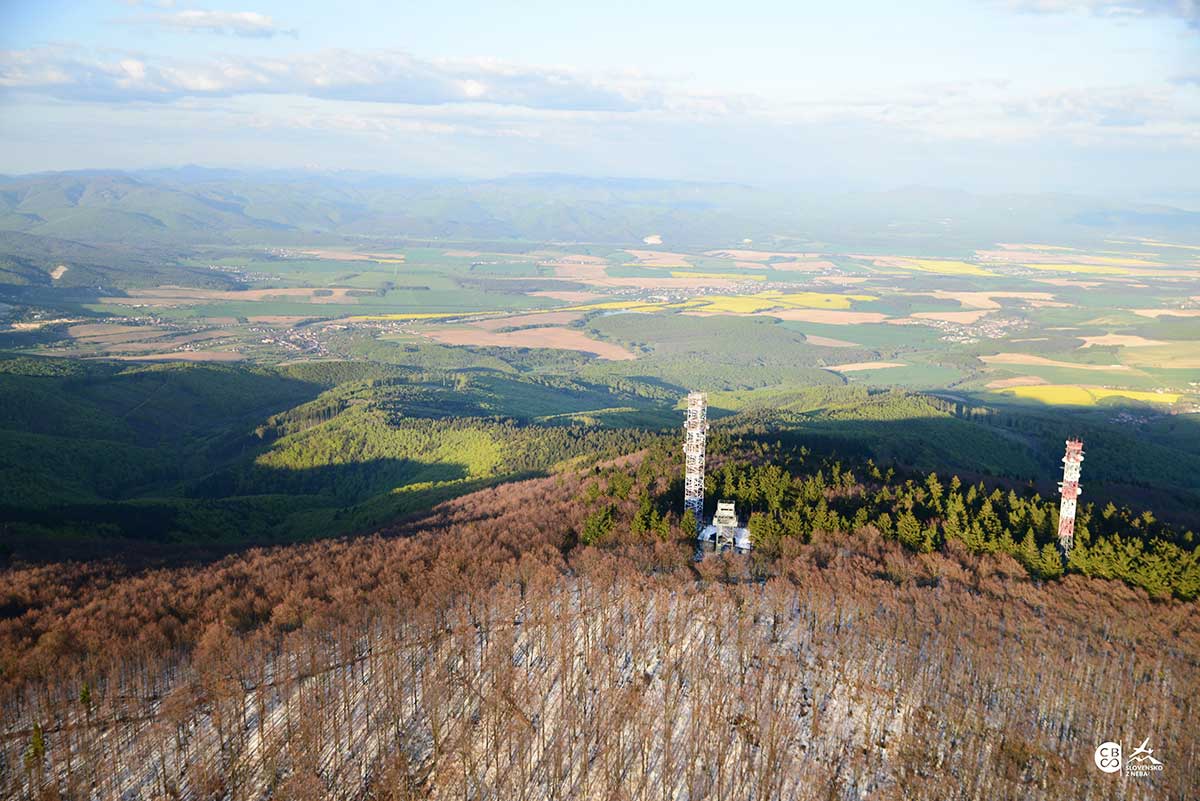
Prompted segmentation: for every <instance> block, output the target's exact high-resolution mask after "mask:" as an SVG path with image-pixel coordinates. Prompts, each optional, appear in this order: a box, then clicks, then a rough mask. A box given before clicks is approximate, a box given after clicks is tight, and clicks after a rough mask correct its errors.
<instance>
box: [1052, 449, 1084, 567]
mask: <svg viewBox="0 0 1200 801" xmlns="http://www.w3.org/2000/svg"><path fill="white" fill-rule="evenodd" d="M1062 461H1063V480H1062V481H1061V482H1059V485H1058V491H1059V494H1061V495H1062V505H1061V506H1060V507H1059V510H1058V548H1059V550H1060V551H1062V555H1063V558H1064V559H1066V558H1068V557H1070V555H1071V548H1072V547H1073V546H1074V545H1075V506H1076V500H1077V499H1078V498H1079V494H1080V492H1082V490H1080V489H1079V471H1080V468H1081V467H1082V464H1083V440H1081V439H1069V440H1067V452H1066V455H1065V456H1063V460H1062Z"/></svg>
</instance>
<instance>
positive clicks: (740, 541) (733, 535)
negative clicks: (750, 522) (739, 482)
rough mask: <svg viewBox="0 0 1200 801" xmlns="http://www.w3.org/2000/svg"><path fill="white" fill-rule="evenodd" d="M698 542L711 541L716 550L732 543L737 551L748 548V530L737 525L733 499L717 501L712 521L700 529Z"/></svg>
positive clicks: (697, 536) (697, 537)
mask: <svg viewBox="0 0 1200 801" xmlns="http://www.w3.org/2000/svg"><path fill="white" fill-rule="evenodd" d="M696 539H697V541H699V542H703V543H711V544H712V545H713V546H714V547H715V548H716V549H717V550H720V549H721V548H725V547H728V546H730V545H732V546H733V547H734V548H736V549H737V550H739V551H748V550H750V530H749V529H747V528H743V527H742V526H739V525H738V516H737V509H736V507H735V506H734V503H733V501H718V502H717V511H716V513H715V514H714V515H713V519H712V523H710V524H709V525H707V526H704V527H703V528H701V529H700V533H699V534H697V535H696Z"/></svg>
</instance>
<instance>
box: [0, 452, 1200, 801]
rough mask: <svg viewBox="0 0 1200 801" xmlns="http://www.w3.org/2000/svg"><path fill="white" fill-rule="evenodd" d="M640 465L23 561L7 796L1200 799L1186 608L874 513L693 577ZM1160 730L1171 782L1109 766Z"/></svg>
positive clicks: (1198, 675) (0, 588) (7, 725)
mask: <svg viewBox="0 0 1200 801" xmlns="http://www.w3.org/2000/svg"><path fill="white" fill-rule="evenodd" d="M643 458H647V459H648V458H651V457H643V456H642V455H638V456H635V457H630V458H626V459H624V460H621V461H619V462H618V463H616V466H615V469H609V470H605V471H589V472H582V473H566V474H561V475H558V476H554V477H550V478H545V479H537V480H532V481H526V482H521V483H516V484H509V485H504V486H500V487H498V488H494V489H488V490H484V491H482V492H479V493H475V494H473V495H469V496H465V497H462V498H459V499H457V500H454V501H451V502H448V503H446V504H443V505H442V506H440V507H438V508H437V509H435V510H434V512H433V513H431V514H430V515H428V516H427V517H426V518H424V519H422V520H420V521H419V522H417V523H415V524H412V525H407V526H405V527H404V528H403V529H396V530H390V531H384V532H381V533H380V534H379V535H377V536H373V537H369V538H360V539H353V540H327V541H320V542H314V543H311V544H305V545H297V546H289V547H281V548H276V549H269V550H256V551H252V552H249V553H246V554H243V555H240V556H237V557H230V558H227V559H225V560H223V561H221V562H218V563H215V564H211V565H205V566H194V567H187V568H175V569H154V570H146V571H130V570H126V569H124V568H121V567H119V566H117V565H114V564H99V563H89V564H74V565H56V566H49V567H27V568H21V569H15V570H10V571H8V572H7V573H6V574H5V575H4V576H3V578H2V579H0V581H2V584H0V593H2V595H0V603H2V604H3V606H4V608H5V610H6V611H8V612H9V614H7V615H6V618H5V619H4V620H3V621H2V622H0V647H2V653H3V654H4V659H5V662H4V665H3V677H4V685H3V698H2V702H3V717H4V729H3V740H2V741H0V742H2V748H0V782H2V786H3V788H4V795H5V796H7V797H11V798H68V799H75V798H121V797H124V798H193V799H202V798H229V799H239V800H240V799H258V798H284V799H297V800H298V801H299V800H302V799H330V798H333V799H409V798H446V799H451V798H461V799H567V798H597V799H600V798H604V799H652V798H660V799H664V801H665V799H678V798H690V799H697V798H723V799H735V798H754V799H776V798H795V799H843V798H844V799H850V798H864V799H865V798H869V799H948V798H972V799H984V798H987V799H993V798H1014V799H1015V798H1046V799H1064V798H1079V799H1097V800H1098V799H1109V798H1115V797H1124V798H1133V799H1141V798H1145V799H1163V798H1178V799H1184V798H1189V797H1194V793H1195V791H1196V785H1195V783H1194V782H1195V776H1196V775H1197V771H1198V770H1200V764H1198V761H1197V745H1198V740H1200V737H1198V733H1200V732H1198V730H1197V728H1196V726H1195V716H1196V711H1197V710H1196V690H1197V687H1198V686H1200V669H1198V665H1197V661H1198V659H1200V624H1198V623H1197V620H1196V616H1195V606H1194V604H1193V603H1185V602H1182V601H1180V600H1177V599H1175V600H1172V599H1170V598H1169V597H1168V598H1165V599H1164V598H1159V599H1157V600H1152V599H1151V598H1150V597H1149V595H1148V594H1147V593H1146V592H1145V591H1143V590H1141V589H1138V588H1134V587H1130V586H1128V585H1127V584H1124V583H1120V582H1117V581H1112V580H1105V579H1099V578H1085V577H1084V576H1082V575H1078V574H1075V573H1068V574H1067V575H1066V576H1064V577H1062V578H1061V579H1059V580H1056V581H1048V582H1042V581H1040V580H1037V579H1035V578H1032V577H1031V573H1030V571H1029V570H1027V568H1026V567H1024V566H1022V565H1021V564H1019V563H1018V562H1017V561H1016V560H1015V559H1014V558H1013V557H1011V556H1009V555H1007V554H1004V553H974V552H971V551H970V550H969V549H968V548H966V547H963V546H962V545H961V543H959V542H958V541H957V540H948V541H947V542H945V543H944V546H943V547H941V548H940V549H939V550H937V551H934V552H931V553H914V552H913V551H912V549H910V548H905V547H904V546H903V545H902V544H901V543H900V542H899V541H897V540H896V539H895V538H894V537H889V536H885V535H884V534H883V533H881V532H880V531H879V530H878V529H877V528H876V527H875V526H873V525H870V524H868V525H864V526H859V527H857V528H854V529H853V530H832V531H821V530H817V531H814V532H812V533H811V535H810V536H806V537H803V538H799V537H795V538H784V539H783V540H782V541H781V542H780V543H779V544H778V545H777V547H776V549H775V550H776V552H777V553H774V554H772V556H771V557H770V558H768V557H767V556H765V555H762V554H759V555H751V556H748V557H747V556H732V555H730V556H723V557H709V558H708V559H705V560H704V561H702V562H694V561H693V560H692V554H691V550H690V548H689V547H688V546H687V545H686V544H685V543H686V536H685V534H684V532H683V531H682V530H681V529H680V527H679V523H678V520H677V519H676V518H675V517H673V516H671V517H668V518H666V519H665V522H663V521H659V520H657V519H656V521H655V523H654V525H652V526H650V527H647V526H645V525H641V524H635V521H636V520H637V519H638V518H639V516H640V515H641V514H642V513H643V512H644V509H642V508H639V497H644V496H639V492H638V491H636V490H635V491H628V492H618V493H616V494H615V495H614V494H613V493H612V487H611V486H610V485H611V484H612V483H613V482H614V481H615V482H617V483H620V484H621V485H622V488H624V487H625V486H628V482H629V479H630V478H634V480H635V481H636V482H640V481H642V480H648V482H649V486H648V487H645V488H644V489H645V490H646V491H647V492H651V493H653V492H663V491H665V490H666V489H667V487H668V482H667V481H666V479H664V478H661V477H660V476H661V473H660V471H659V470H658V468H659V467H660V466H658V465H655V466H654V468H655V469H653V470H645V469H643V470H639V466H640V465H641V464H642V463H643ZM646 476H650V478H649V479H645V477H646ZM656 476H659V477H656ZM831 492H832V490H831ZM597 496H599V497H602V498H609V499H611V505H610V507H608V508H609V512H608V514H609V516H610V518H611V521H612V523H611V527H610V528H609V529H608V530H606V532H605V533H604V536H603V537H601V538H600V539H599V541H597V542H595V544H591V545H586V544H583V543H582V542H580V537H581V533H582V532H584V531H586V530H587V528H588V522H587V521H588V518H589V516H593V517H594V514H595V511H594V510H595V503H594V501H595V499H596V497H597ZM589 498H590V499H591V501H589ZM643 506H644V505H643ZM635 532H636V533H635ZM16 610H20V614H16V613H15V612H16ZM1145 736H1151V737H1152V738H1153V744H1154V745H1155V746H1156V748H1157V749H1158V750H1157V751H1156V754H1157V755H1158V756H1159V757H1160V758H1162V759H1163V761H1164V762H1165V770H1164V771H1163V772H1161V773H1160V774H1158V775H1157V776H1155V777H1153V778H1149V779H1132V778H1120V777H1116V776H1110V775H1106V774H1102V773H1100V772H1099V771H1098V770H1096V769H1095V767H1094V766H1093V765H1092V750H1093V749H1094V748H1095V746H1096V745H1097V744H1098V743H1099V742H1100V741H1102V740H1104V739H1117V738H1122V737H1124V738H1125V739H1126V740H1128V739H1132V738H1134V737H1137V738H1138V741H1139V742H1140V739H1141V738H1142V737H1145Z"/></svg>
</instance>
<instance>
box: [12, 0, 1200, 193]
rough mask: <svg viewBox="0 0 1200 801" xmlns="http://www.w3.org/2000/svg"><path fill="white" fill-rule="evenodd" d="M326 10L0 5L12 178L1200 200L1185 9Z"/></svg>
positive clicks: (986, 3)
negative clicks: (729, 186) (324, 176)
mask: <svg viewBox="0 0 1200 801" xmlns="http://www.w3.org/2000/svg"><path fill="white" fill-rule="evenodd" d="M324 12H325V9H324V6H323V4H317V3H309V2H301V3H280V2H277V0H263V2H258V3H255V4H253V6H252V7H251V8H250V9H248V10H245V9H242V8H241V7H238V8H237V9H233V8H222V7H220V6H217V7H212V6H208V5H205V6H203V7H201V8H195V7H192V6H191V5H190V4H176V3H173V2H170V3H163V2H119V1H118V0H104V1H103V2H100V1H97V2H90V3H84V4H71V3H62V2H51V3H44V4H38V5H36V6H27V7H18V6H12V7H6V8H4V9H3V10H0V21H2V23H3V24H0V142H2V143H3V145H4V147H3V150H2V155H0V172H3V173H6V174H23V173H30V172H42V171H61V170H78V169H94V168H99V169H118V170H137V169H148V168H163V167H169V166H174V165H183V164H203V165H213V166H220V167H228V168H234V169H245V168H258V167H261V168H268V169H296V168H301V169H316V170H354V171H366V172H379V173H384V174H402V175H408V176H414V177H447V178H452V177H460V178H494V177H501V176H508V175H512V174H523V173H563V174H571V175H581V176H591V177H608V176H626V177H633V178H661V179H667V180H699V181H706V182H708V181H716V182H735V183H745V184H749V185H753V186H765V187H773V188H777V187H784V186H786V187H790V188H794V189H800V190H808V191H814V192H829V191H842V190H845V191H859V190H871V191H875V190H887V189H893V188H896V187H902V186H908V185H919V186H939V187H942V186H944V187H948V188H954V189H962V190H966V191H971V192H976V193H985V194H996V193H1010V192H1016V193H1042V192H1056V193H1071V194H1081V195H1092V196H1107V197H1115V198H1120V199H1123V200H1140V201H1147V200H1158V201H1162V202H1175V203H1180V204H1182V205H1188V206H1192V207H1195V206H1197V205H1200V201H1198V200H1197V199H1196V193H1195V187H1196V186H1197V185H1200V167H1197V166H1196V165H1200V11H1197V8H1196V6H1195V4H1194V3H1190V2H1173V1H1172V0H1145V1H1144V2H1132V3H1117V2H1113V1H1112V0H1009V1H1007V2H1006V1H1005V0H977V1H976V2H970V3H948V2H928V3H924V4H921V6H920V8H919V10H911V9H907V8H905V9H900V8H894V7H891V6H890V5H889V4H883V3H870V4H865V5H860V6H857V7H856V8H854V9H844V10H843V9H833V8H806V9H803V10H801V9H795V8H791V7H788V6H786V5H784V4H778V3H773V2H759V3H752V4H749V5H744V6H741V7H739V13H738V15H737V16H736V17H733V16H730V15H729V14H728V12H727V10H726V9H724V8H721V7H716V6H704V5H700V6H697V5H695V4H687V5H684V4H679V3H664V4H656V5H654V6H647V7H644V8H636V9H633V8H619V9H611V10H606V12H605V13H604V14H597V13H594V12H592V11H590V10H588V9H586V8H581V7H563V6H559V5H555V4H534V5H527V6H525V7H524V8H523V9H522V10H521V11H520V12H519V13H518V12H516V11H513V10H511V9H502V8H496V7H491V6H486V5H478V4H473V3H459V4H456V5H454V6H453V7H446V6H441V7H439V8H438V9H412V10H395V9H387V8H384V7H379V6H376V5H375V4H372V3H349V4H347V5H346V6H344V7H343V11H342V12H341V13H339V14H338V15H337V18H336V19H330V18H328V15H327V14H325V13H324Z"/></svg>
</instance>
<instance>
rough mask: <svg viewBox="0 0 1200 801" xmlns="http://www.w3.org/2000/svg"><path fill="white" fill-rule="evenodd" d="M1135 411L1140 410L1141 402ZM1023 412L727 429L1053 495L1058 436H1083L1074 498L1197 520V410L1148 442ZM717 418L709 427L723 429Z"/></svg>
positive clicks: (797, 420)
mask: <svg viewBox="0 0 1200 801" xmlns="http://www.w3.org/2000/svg"><path fill="white" fill-rule="evenodd" d="M1142 411H1143V412H1144V409H1143V410H1142ZM1057 412H1058V413H1057V414H1056V415H1054V416H1046V417H1039V418H1023V421H1022V422H1023V424H1022V426H1021V427H1012V426H1010V425H1007V424H1006V423H1009V422H1011V421H1010V420H1007V419H1006V418H996V419H995V420H991V421H989V420H985V419H980V418H972V419H964V418H958V417H918V416H914V417H911V418H905V419H896V420H866V419H827V418H824V419H823V418H819V417H810V416H808V415H778V414H772V413H766V412H764V413H760V414H751V415H747V416H745V417H742V418H739V419H737V420H733V421H730V422H729V423H728V424H726V426H728V428H727V430H729V431H732V432H738V433H742V434H746V435H749V436H751V437H753V438H755V439H758V440H760V441H762V442H763V443H766V444H773V443H775V442H781V443H783V444H784V445H793V446H804V447H807V448H808V449H809V450H811V451H813V452H816V453H819V454H838V455H841V456H845V457H853V458H857V459H867V458H871V459H874V460H875V461H876V462H878V463H880V464H894V465H897V466H901V467H905V468H911V469H913V470H916V471H920V472H938V473H940V474H943V475H949V474H957V475H958V476H959V477H960V478H961V479H963V480H964V481H978V480H983V481H984V482H985V483H987V484H989V485H996V486H1001V487H1004V488H1006V489H1007V488H1012V489H1019V488H1026V489H1033V490H1036V491H1037V492H1039V493H1040V494H1041V495H1042V496H1043V497H1049V496H1052V495H1056V494H1057V492H1058V482H1059V481H1060V480H1061V477H1062V454H1063V448H1064V441H1065V440H1066V439H1067V438H1068V437H1074V436H1079V437H1082V438H1083V440H1084V448H1085V453H1086V457H1085V460H1084V464H1083V477H1082V486H1083V488H1084V495H1083V498H1082V502H1083V503H1094V504H1096V505H1097V506H1098V507H1103V506H1104V505H1105V504H1107V503H1108V502H1109V501H1112V502H1114V503H1115V504H1117V505H1127V506H1130V507H1133V508H1145V509H1150V510H1152V511H1153V512H1154V514H1155V516H1156V517H1158V518H1160V519H1162V520H1164V521H1167V522H1170V523H1172V524H1174V525H1176V526H1180V527H1184V528H1193V529H1196V528H1200V479H1197V476H1200V449H1198V448H1193V447H1192V446H1191V444H1192V443H1195V442H1197V441H1200V418H1197V417H1196V416H1183V415H1180V416H1176V417H1174V418H1172V421H1171V422H1172V425H1173V434H1172V436H1173V437H1174V438H1175V442H1177V443H1178V444H1175V443H1174V442H1171V441H1170V440H1169V438H1165V437H1164V438H1159V439H1160V441H1150V440H1149V439H1148V438H1147V437H1146V436H1145V435H1144V433H1143V432H1139V431H1137V430H1128V431H1126V430H1123V429H1121V428H1120V427H1117V426H1111V425H1104V426H1102V425H1097V424H1096V423H1095V421H1094V420H1089V419H1087V417H1086V416H1076V415H1073V414H1071V412H1070V411H1069V410H1057ZM726 426H719V427H717V428H716V429H714V430H722V429H723V428H726Z"/></svg>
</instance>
